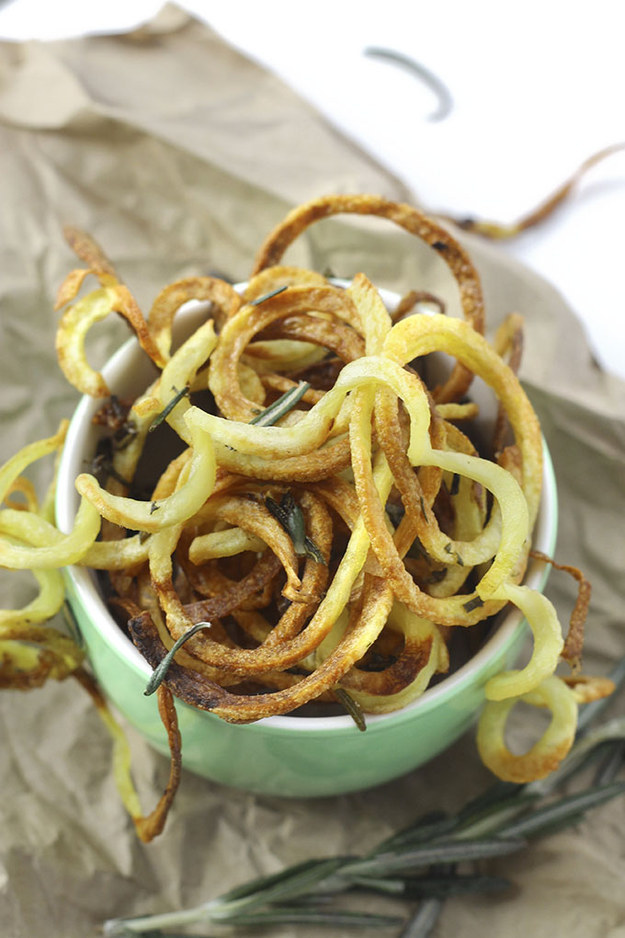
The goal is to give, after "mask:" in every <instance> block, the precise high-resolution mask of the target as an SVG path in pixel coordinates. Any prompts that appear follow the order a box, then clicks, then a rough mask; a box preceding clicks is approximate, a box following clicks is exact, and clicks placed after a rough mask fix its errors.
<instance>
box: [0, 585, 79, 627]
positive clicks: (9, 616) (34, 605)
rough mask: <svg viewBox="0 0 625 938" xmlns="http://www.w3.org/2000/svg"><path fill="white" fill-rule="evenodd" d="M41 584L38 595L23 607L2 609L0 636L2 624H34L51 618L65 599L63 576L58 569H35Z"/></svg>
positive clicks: (0, 610) (0, 612) (0, 611)
mask: <svg viewBox="0 0 625 938" xmlns="http://www.w3.org/2000/svg"><path fill="white" fill-rule="evenodd" d="M32 574H33V576H34V577H35V579H36V580H37V583H38V585H39V593H38V595H37V596H36V597H35V598H34V599H33V600H31V601H30V602H29V603H28V604H27V605H25V606H23V607H22V608H21V609H0V637H2V626H4V625H11V626H19V625H22V626H24V625H34V624H36V623H38V622H45V621H46V620H47V619H51V618H52V616H55V615H56V614H57V612H59V610H60V609H61V608H62V606H63V603H64V601H65V587H64V585H63V578H62V577H61V574H60V573H59V571H58V570H33V571H32Z"/></svg>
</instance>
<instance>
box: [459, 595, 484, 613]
mask: <svg viewBox="0 0 625 938" xmlns="http://www.w3.org/2000/svg"><path fill="white" fill-rule="evenodd" d="M483 605H484V600H483V599H480V597H479V596H474V597H473V599H470V600H469V601H468V602H466V603H463V604H462V608H463V609H464V611H465V612H473V610H474V609H479V608H480V606H483Z"/></svg>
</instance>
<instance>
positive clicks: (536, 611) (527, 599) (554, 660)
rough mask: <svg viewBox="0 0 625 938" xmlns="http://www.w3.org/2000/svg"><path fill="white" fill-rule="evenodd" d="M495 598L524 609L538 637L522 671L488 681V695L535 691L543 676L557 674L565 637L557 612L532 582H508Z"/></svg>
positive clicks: (497, 696) (503, 696) (500, 697)
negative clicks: (531, 586)
mask: <svg viewBox="0 0 625 938" xmlns="http://www.w3.org/2000/svg"><path fill="white" fill-rule="evenodd" d="M494 598H495V599H505V600H507V601H508V602H511V603H513V604H514V605H515V606H516V607H517V608H518V609H520V610H521V612H522V613H523V615H524V616H525V618H526V619H527V621H528V623H529V626H530V628H531V630H532V634H533V637H534V650H533V653H532V656H531V658H530V660H529V661H528V663H527V664H526V666H525V667H524V668H523V669H522V670H521V671H507V672H506V671H504V672H503V673H502V674H497V675H496V676H495V677H492V678H491V679H490V680H489V681H488V683H487V684H486V687H485V693H486V697H487V699H489V700H504V699H506V698H509V697H517V696H519V695H520V694H524V693H527V692H529V691H531V690H532V689H533V688H534V687H536V686H537V685H538V684H539V683H540V681H542V680H543V678H545V677H547V676H548V675H549V674H553V672H554V671H555V669H556V666H557V664H558V659H559V657H560V653H561V651H562V648H563V646H564V640H563V638H562V628H561V626H560V622H559V621H558V616H557V613H556V611H555V609H554V607H553V605H552V604H551V603H550V601H549V600H548V599H547V597H546V596H544V595H543V594H542V593H539V592H537V591H536V590H532V589H530V588H529V587H528V586H518V585H516V584H514V583H504V584H503V585H502V586H501V587H500V588H499V589H498V590H497V592H496V594H495V596H494Z"/></svg>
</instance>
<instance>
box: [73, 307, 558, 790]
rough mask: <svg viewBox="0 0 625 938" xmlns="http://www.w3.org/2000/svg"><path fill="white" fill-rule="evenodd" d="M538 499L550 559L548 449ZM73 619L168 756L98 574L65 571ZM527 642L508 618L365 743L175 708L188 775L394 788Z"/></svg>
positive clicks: (515, 616) (81, 430) (345, 727)
mask: <svg viewBox="0 0 625 938" xmlns="http://www.w3.org/2000/svg"><path fill="white" fill-rule="evenodd" d="M189 306H190V309H189V310H188V312H187V314H186V315H185V314H183V315H182V316H181V317H179V318H180V320H181V328H182V329H183V330H184V331H186V332H188V331H189V329H190V328H193V327H195V326H196V325H197V323H198V322H199V321H201V319H202V317H203V311H204V310H205V307H203V306H202V304H189ZM150 373H151V372H150V366H149V365H148V364H147V362H146V358H145V355H144V354H143V353H142V352H141V351H140V349H139V348H138V345H137V343H136V342H135V340H134V339H133V340H130V341H129V342H127V343H126V344H125V345H124V346H123V347H122V348H121V349H120V350H119V351H118V352H117V354H116V355H114V356H113V358H112V359H111V360H110V362H109V363H108V365H107V366H106V367H105V368H104V369H103V374H104V376H105V378H106V380H107V383H108V384H109V387H110V388H111V390H112V391H113V393H116V394H118V395H120V396H124V395H125V394H129V393H132V392H136V391H137V390H139V389H142V388H143V387H145V385H146V384H147V380H148V375H149V374H150ZM99 406H100V404H99V403H98V402H97V401H94V400H92V399H91V398H87V397H85V398H83V399H82V400H81V401H80V403H79V405H78V407H77V409H76V411H75V413H74V416H73V418H72V421H71V424H70V427H69V431H68V436H67V442H66V446H65V449H64V453H63V457H62V460H61V464H60V468H59V479H58V487H57V502H56V512H57V521H58V524H59V526H60V527H61V528H62V529H64V530H69V529H70V528H71V525H72V523H73V518H74V516H75V513H76V510H77V507H78V496H77V493H76V491H75V488H74V480H75V478H76V476H77V475H78V474H79V473H80V472H82V471H84V465H85V462H87V461H88V460H89V458H90V456H91V455H92V454H93V452H94V449H95V443H96V439H97V432H96V430H95V429H94V428H93V427H92V425H91V418H92V416H93V414H94V413H95V411H96V410H97V409H98V407H99ZM544 454H545V460H544V480H543V498H542V502H541V507H540V511H539V516H538V520H537V524H536V527H535V532H534V547H535V548H536V549H537V550H540V551H542V552H544V553H546V554H548V555H550V556H551V555H552V554H553V550H554V547H555V540H556V532H557V492H556V482H555V476H554V472H553V466H552V463H551V459H550V456H549V452H548V449H547V447H546V446H544ZM547 569H548V568H547V566H546V565H545V564H531V565H530V567H529V569H528V573H527V576H526V578H525V583H527V584H528V585H530V586H532V587H533V588H534V589H538V590H542V589H543V588H544V585H545V582H546V579H547ZM64 577H65V585H66V592H67V601H68V605H69V611H70V613H71V616H70V619H71V620H72V621H73V625H74V626H75V628H76V630H77V632H78V633H79V636H80V640H81V641H82V642H83V643H84V646H85V648H86V651H87V655H88V658H89V661H90V663H91V666H92V668H93V671H94V673H95V676H96V678H97V680H98V682H99V684H100V686H101V688H102V690H103V691H104V693H105V694H106V696H107V697H108V699H109V700H110V701H111V703H112V704H113V705H114V707H115V708H116V709H117V710H118V711H119V712H120V713H121V714H123V716H124V717H125V718H126V720H127V721H128V722H129V723H130V724H131V725H132V726H134V727H135V728H136V729H137V730H138V731H139V732H140V733H141V734H142V735H143V736H144V737H145V738H146V739H147V741H148V742H149V743H150V744H151V745H152V746H153V747H154V748H155V749H156V750H158V751H160V752H163V753H168V747H167V740H166V735H165V732H164V729H163V727H162V724H161V720H160V717H159V714H158V710H157V706H156V701H155V698H154V696H151V697H146V696H145V695H144V689H145V686H146V684H147V681H148V678H149V676H150V673H151V671H150V668H149V666H148V665H147V663H146V662H145V661H144V660H143V658H142V657H141V656H140V654H139V652H138V651H137V650H136V649H135V647H134V646H133V645H132V643H131V642H130V640H129V639H128V638H127V637H126V636H125V635H124V634H123V632H122V631H121V630H120V629H119V627H118V626H117V625H116V623H115V622H114V620H113V619H112V617H111V616H110V614H109V612H108V610H107V608H106V606H105V604H104V602H103V600H102V598H101V595H100V592H99V590H98V587H97V582H96V578H95V576H94V574H93V573H92V572H91V571H89V570H87V569H85V568H81V567H67V568H66V569H65V571H64ZM527 634H528V627H527V624H526V623H525V622H524V620H523V618H522V616H521V615H520V613H519V612H518V610H516V609H512V610H511V611H509V612H506V613H505V614H503V615H502V619H501V623H500V625H499V627H498V628H497V630H496V632H495V634H494V635H493V637H492V638H491V639H490V640H489V641H488V642H487V643H486V644H485V645H484V646H483V647H482V649H481V650H480V651H479V652H478V653H477V654H476V655H475V656H474V657H473V658H472V659H471V660H470V661H468V662H467V663H466V664H465V665H464V666H463V667H461V668H460V669H459V670H458V671H456V672H455V673H454V674H452V675H450V676H449V677H448V678H445V679H444V680H443V681H441V682H440V683H439V684H438V685H436V686H434V687H432V688H430V689H428V690H427V691H425V693H424V694H423V695H422V696H421V697H420V698H419V699H418V700H417V701H415V702H414V703H413V704H411V705H409V706H408V707H405V708H404V709H402V710H399V711H396V712H395V713H388V714H376V715H369V716H368V717H367V730H366V732H361V731H360V730H358V729H357V727H356V726H355V724H354V722H353V721H352V719H351V718H350V717H349V716H347V715H344V716H343V715H341V716H332V717H301V716H299V717H293V716H284V717H269V718H267V719H264V720H261V721H259V722H257V723H253V724H249V725H242V726H240V725H233V724H229V723H226V722H224V721H223V720H221V719H220V718H219V717H216V716H214V715H213V714H210V713H206V712H204V711H200V710H196V709H195V708H192V707H190V706H188V705H186V704H184V703H182V702H181V701H177V702H176V709H177V712H178V717H179V722H180V729H181V733H182V757H183V764H184V766H185V767H186V768H187V769H189V770H190V771H192V772H195V773H197V774H198V775H201V776H204V777H205V778H208V779H211V780H213V781H215V782H219V783H221V784H224V785H229V786H234V787H236V788H241V789H246V790H248V791H253V792H259V793H264V794H269V795H280V796H285V797H303V798H308V797H321V796H330V795H337V794H342V793H344V792H350V791H357V790H361V789H366V788H370V787H373V786H375V785H379V784H382V783H384V782H387V781H390V780H391V779H394V778H398V777H400V776H402V775H404V774H406V773H408V772H410V771H412V770H413V769H415V768H417V767H418V766H420V765H422V764H424V763H425V762H428V761H429V760H430V759H432V758H433V757H434V756H436V755H437V754H438V753H440V752H442V751H443V750H444V749H446V748H447V747H449V746H450V745H451V744H452V743H453V742H455V741H456V740H457V739H458V738H459V737H460V736H461V735H462V734H463V733H464V732H465V731H466V730H467V729H469V728H470V727H471V726H472V725H473V724H474V722H475V720H476V719H477V716H478V714H479V711H480V709H481V707H482V705H483V703H484V699H485V697H484V685H485V684H486V682H487V681H488V680H489V678H491V677H492V676H493V675H495V674H497V673H498V672H499V671H501V670H503V669H505V668H509V667H512V666H513V665H514V663H515V662H516V660H517V658H518V655H519V652H520V650H521V647H522V645H523V643H524V640H525V638H526V636H527Z"/></svg>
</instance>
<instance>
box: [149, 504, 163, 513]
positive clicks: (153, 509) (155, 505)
mask: <svg viewBox="0 0 625 938" xmlns="http://www.w3.org/2000/svg"><path fill="white" fill-rule="evenodd" d="M160 507H161V506H160V505H159V504H158V503H157V502H152V504H151V505H150V514H151V515H153V514H154V512H155V511H158V510H159V508H160Z"/></svg>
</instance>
